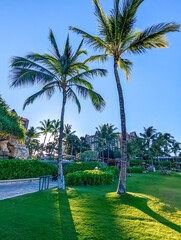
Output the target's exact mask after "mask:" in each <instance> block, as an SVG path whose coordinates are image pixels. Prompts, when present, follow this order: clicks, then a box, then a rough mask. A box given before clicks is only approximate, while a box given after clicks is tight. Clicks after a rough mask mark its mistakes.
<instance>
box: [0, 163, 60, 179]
mask: <svg viewBox="0 0 181 240" xmlns="http://www.w3.org/2000/svg"><path fill="white" fill-rule="evenodd" d="M56 173H57V166H56V165H54V164H51V163H42V162H39V161H37V160H10V159H7V160H6V159H5V160H0V180H5V179H6V180H8V179H21V178H36V177H39V176H43V175H55V174H56Z"/></svg>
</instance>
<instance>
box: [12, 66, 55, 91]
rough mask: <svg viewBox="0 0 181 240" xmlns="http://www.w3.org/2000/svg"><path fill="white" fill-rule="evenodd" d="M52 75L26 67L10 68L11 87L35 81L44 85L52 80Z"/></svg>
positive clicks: (30, 83) (31, 83) (26, 84)
mask: <svg viewBox="0 0 181 240" xmlns="http://www.w3.org/2000/svg"><path fill="white" fill-rule="evenodd" d="M53 79H54V77H53V76H52V75H49V74H46V73H43V72H41V71H37V70H33V69H26V68H18V67H16V68H13V69H12V70H11V85H10V86H11V87H17V86H29V85H33V84H34V83H35V82H37V83H41V84H43V85H45V84H46V83H48V82H51V81H53Z"/></svg>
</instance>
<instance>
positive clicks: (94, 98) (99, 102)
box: [75, 85, 106, 111]
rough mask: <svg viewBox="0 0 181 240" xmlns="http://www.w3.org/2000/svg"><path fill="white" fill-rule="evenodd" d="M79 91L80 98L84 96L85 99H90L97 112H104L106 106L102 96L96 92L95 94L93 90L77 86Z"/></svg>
mask: <svg viewBox="0 0 181 240" xmlns="http://www.w3.org/2000/svg"><path fill="white" fill-rule="evenodd" d="M75 87H76V89H77V92H78V94H79V95H80V96H82V97H83V98H85V99H86V98H87V97H90V99H91V102H92V104H93V106H94V107H95V109H96V110H98V111H102V110H103V109H104V107H105V105H106V103H105V101H104V99H103V98H102V96H101V95H100V94H98V93H96V92H94V91H93V90H91V89H88V88H86V87H83V86H81V85H76V86H75Z"/></svg>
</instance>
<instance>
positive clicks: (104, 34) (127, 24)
mask: <svg viewBox="0 0 181 240" xmlns="http://www.w3.org/2000/svg"><path fill="white" fill-rule="evenodd" d="M143 1H144V0H124V1H123V4H122V6H120V0H114V8H113V9H112V10H111V11H110V13H109V14H108V15H107V16H105V14H104V12H103V10H102V8H101V7H100V4H99V0H93V3H94V7H95V15H96V18H97V23H98V33H99V35H98V36H92V35H90V34H88V33H87V32H85V31H82V30H80V29H78V28H75V27H70V29H72V30H73V31H74V32H76V33H78V34H80V35H82V37H83V38H84V39H85V40H86V42H87V44H89V45H90V46H91V47H93V48H94V49H95V50H99V51H101V52H102V54H101V55H97V56H92V57H91V58H90V59H89V61H92V60H95V59H101V60H102V61H103V62H104V61H106V60H107V59H108V56H112V58H113V60H114V75H115V80H116V84H117V91H118V95H119V105H120V117H121V129H122V160H121V171H120V178H119V183H118V189H117V193H118V194H120V193H125V191H126V165H127V150H126V147H127V146H126V144H127V141H126V117H125V110H124V98H123V91H122V87H121V83H120V79H119V75H118V69H117V68H118V66H119V68H120V69H121V70H123V71H124V72H125V73H126V77H127V80H128V81H129V78H130V74H131V69H132V65H133V64H132V62H130V61H129V60H128V59H126V58H125V54H127V53H131V54H142V53H144V52H146V50H148V49H153V48H165V47H168V41H167V39H166V38H165V34H167V33H168V32H175V31H179V29H180V25H179V24H176V23H174V22H171V23H161V24H157V25H153V26H151V27H149V28H147V29H146V30H144V31H137V30H136V29H135V23H136V13H137V9H138V7H139V6H140V4H141V3H142V2H143Z"/></svg>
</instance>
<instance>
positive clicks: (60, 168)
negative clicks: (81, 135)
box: [57, 90, 66, 189]
mask: <svg viewBox="0 0 181 240" xmlns="http://www.w3.org/2000/svg"><path fill="white" fill-rule="evenodd" d="M65 104H66V92H65V90H63V102H62V110H61V123H60V136H59V146H58V164H57V165H58V188H59V189H65V182H64V176H63V165H62V162H63V157H62V140H63V124H64V113H65Z"/></svg>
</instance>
